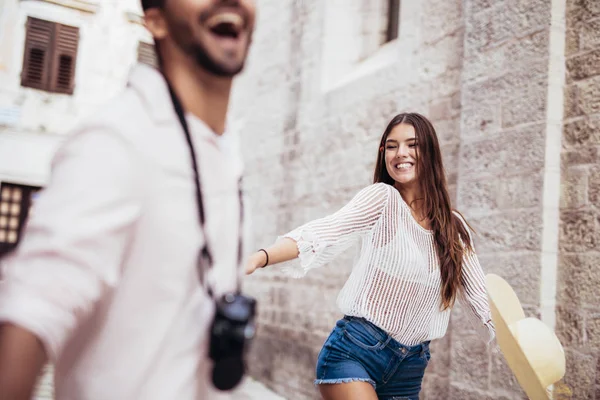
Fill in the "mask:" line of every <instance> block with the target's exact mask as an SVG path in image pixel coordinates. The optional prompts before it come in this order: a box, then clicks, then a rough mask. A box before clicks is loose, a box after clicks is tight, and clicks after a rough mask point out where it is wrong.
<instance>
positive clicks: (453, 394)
mask: <svg viewBox="0 0 600 400" xmlns="http://www.w3.org/2000/svg"><path fill="white" fill-rule="evenodd" d="M448 399H449V400H521V399H523V400H526V399H527V398H526V397H520V396H519V394H518V393H510V392H506V391H496V392H493V393H492V392H486V391H482V390H478V389H476V388H473V387H472V386H468V385H463V384H456V383H454V382H452V383H451V384H450V394H449V397H448Z"/></svg>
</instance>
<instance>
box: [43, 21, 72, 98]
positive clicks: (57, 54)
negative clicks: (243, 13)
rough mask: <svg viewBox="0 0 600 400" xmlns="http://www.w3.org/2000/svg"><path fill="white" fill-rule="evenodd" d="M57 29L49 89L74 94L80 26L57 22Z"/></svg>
mask: <svg viewBox="0 0 600 400" xmlns="http://www.w3.org/2000/svg"><path fill="white" fill-rule="evenodd" d="M55 29H56V31H55V34H54V50H53V54H52V55H53V57H52V67H51V70H50V71H51V73H50V88H49V90H50V91H51V92H57V93H67V94H73V89H74V87H75V65H76V62H77V48H78V45H79V28H76V27H73V26H68V25H60V24H56V27H55Z"/></svg>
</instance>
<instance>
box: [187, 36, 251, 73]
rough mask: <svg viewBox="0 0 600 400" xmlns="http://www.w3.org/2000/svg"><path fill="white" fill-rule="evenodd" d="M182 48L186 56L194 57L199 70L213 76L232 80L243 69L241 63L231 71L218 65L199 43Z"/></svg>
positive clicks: (242, 63)
mask: <svg viewBox="0 0 600 400" xmlns="http://www.w3.org/2000/svg"><path fill="white" fill-rule="evenodd" d="M182 48H183V49H184V51H185V52H186V53H187V54H189V55H191V56H192V57H194V59H195V60H196V63H197V64H198V66H199V67H200V68H202V69H204V70H206V71H208V72H209V73H211V74H213V75H216V76H221V77H226V78H232V77H234V76H236V75H237V74H239V73H240V72H241V71H242V69H244V62H243V61H242V62H241V63H240V65H238V66H237V67H235V68H233V69H231V68H227V67H225V66H223V65H221V64H219V63H218V62H216V61H215V60H214V59H213V58H211V56H210V55H209V54H208V52H207V51H206V49H205V48H204V46H202V44H200V43H194V44H190V45H189V46H188V48H187V49H186V48H185V47H182Z"/></svg>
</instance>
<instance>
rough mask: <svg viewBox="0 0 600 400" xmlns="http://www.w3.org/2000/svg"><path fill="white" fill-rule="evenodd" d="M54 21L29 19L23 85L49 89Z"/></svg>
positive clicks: (22, 73) (22, 76) (22, 77)
mask: <svg viewBox="0 0 600 400" xmlns="http://www.w3.org/2000/svg"><path fill="white" fill-rule="evenodd" d="M54 25H55V24H54V23H52V22H49V21H44V20H42V19H37V18H31V17H29V18H28V19H27V28H26V30H27V33H26V36H25V52H24V55H23V69H22V71H21V85H22V86H27V87H32V88H36V89H44V90H47V89H48V84H49V81H50V76H49V71H50V65H51V62H52V43H53V33H54Z"/></svg>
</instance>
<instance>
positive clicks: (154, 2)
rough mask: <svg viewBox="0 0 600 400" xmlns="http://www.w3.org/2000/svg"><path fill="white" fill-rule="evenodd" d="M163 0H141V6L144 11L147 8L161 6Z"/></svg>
mask: <svg viewBox="0 0 600 400" xmlns="http://www.w3.org/2000/svg"><path fill="white" fill-rule="evenodd" d="M164 3H165V0H142V8H143V9H144V11H146V10H147V9H149V8H162V6H163V5H164Z"/></svg>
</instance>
